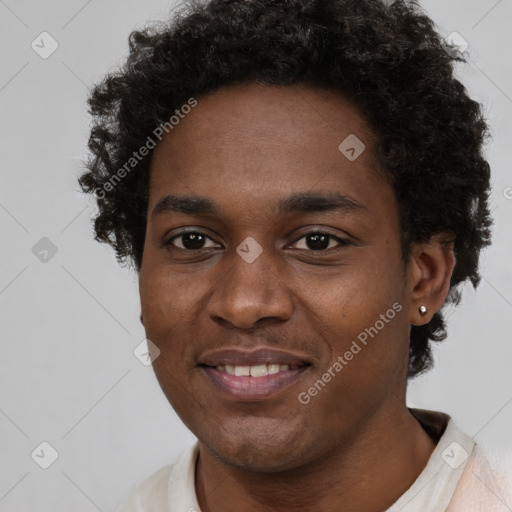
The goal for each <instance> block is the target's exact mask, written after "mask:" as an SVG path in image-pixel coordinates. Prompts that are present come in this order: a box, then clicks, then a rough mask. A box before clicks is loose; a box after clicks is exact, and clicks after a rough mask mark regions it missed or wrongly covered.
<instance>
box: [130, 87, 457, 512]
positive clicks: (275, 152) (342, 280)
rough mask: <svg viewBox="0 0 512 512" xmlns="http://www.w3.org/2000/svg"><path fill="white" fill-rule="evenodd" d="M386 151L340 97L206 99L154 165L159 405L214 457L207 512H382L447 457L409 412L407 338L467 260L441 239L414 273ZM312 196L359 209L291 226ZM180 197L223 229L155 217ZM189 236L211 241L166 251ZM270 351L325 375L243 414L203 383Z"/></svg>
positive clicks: (305, 377)
mask: <svg viewBox="0 0 512 512" xmlns="http://www.w3.org/2000/svg"><path fill="white" fill-rule="evenodd" d="M350 134H356V136H357V137H358V138H359V139H360V140H361V141H363V143H364V144H365V146H366V149H365V151H364V152H363V153H362V154H361V155H360V156H359V157H358V158H357V159H356V160H354V161H350V160H349V159H348V158H346V157H345V156H344V155H343V154H342V153H341V152H340V150H339V149H338V146H339V144H340V143H341V142H342V141H343V140H344V139H345V138H346V137H347V136H348V135H350ZM375 142H376V139H375V136H374V134H373V133H372V130H371V128H370V127H369V125H368V124H367V123H366V121H365V118H364V117H363V116H362V115H361V114H360V113H359V111H358V110H357V109H356V108H355V107H354V106H353V105H352V104H351V103H350V102H349V101H348V100H347V99H345V98H344V97H343V96H341V95H340V94H339V93H338V92H335V91H330V90H322V89H317V88H311V87H307V86H293V87H278V86H271V85H267V84H258V83H247V84H243V85H236V86H229V87H224V88H222V89H220V90H218V91H215V92H214V93H211V94H209V95H207V96H204V97H201V98H199V99H198V105H197V106H196V107H195V108H194V109H192V111H191V112H190V113H189V114H188V115H187V116H186V117H185V118H184V119H182V120H181V121H180V123H179V125H177V126H176V127H175V128H174V129H173V131H172V132H170V133H169V134H168V135H166V136H165V137H164V138H163V139H162V141H161V142H160V143H159V145H158V146H157V148H156V149H155V152H154V155H153V160H152V166H151V178H150V191H149V192H150V193H149V207H148V222H147V234H146V239H145V246H144V256H143V261H142V266H141V270H140V297H141V307H142V321H143V324H144V327H145V330H146V335H147V337H148V338H149V339H151V340H152V341H153V343H155V344H156V345H157V346H158V348H159V349H160V351H161V353H160V356H159V357H158V358H157V359H156V360H155V361H154V363H153V366H154V370H155V373H156V376H157V378H158V381H159V383H160V385H161V387H162V390H163V392H164V393H165V395H166V396H167V398H168V400H169V402H170V403H171V404H172V406H173V408H174V409H175V410H176V412H177V413H178V415H179V416H180V418H181V419H182V420H183V422H184V423H185V424H186V425H187V427H188V428H189V429H190V430H191V431H192V432H193V433H194V434H195V435H196V436H197V437H198V439H199V442H200V450H199V460H198V463H197V467H196V494H197V497H198V502H199V505H200V507H201V510H202V511H203V512H221V511H222V512H231V511H233V512H234V511H239V510H244V512H253V511H254V512H256V511H258V512H260V511H261V510H267V511H274V510H276V511H277V510H281V511H282V510H291V509H292V508H296V509H297V510H307V511H311V512H316V511H318V512H320V511H321V512H328V511H335V510H336V511H337V510H340V507H342V508H343V510H344V511H345V512H351V511H354V512H355V511H360V510H365V511H367V512H381V511H383V510H385V509H386V508H388V507H389V506H391V505H392V504H393V503H394V501H396V500H397V499H398V498H399V497H400V496H401V495H402V494H403V493H404V492H405V491H406V490H407V489H408V487H410V486H411V485H412V483H413V482H414V480H415V479H416V478H417V476H418V475H419V474H420V473H421V471H422V470H423V469H424V467H425V465H426V464H427V461H428V459H429V457H430V455H431V454H432V451H433V449H434V447H435V442H434V441H433V440H432V439H431V438H430V437H429V436H428V435H427V434H426V432H425V431H424V430H423V428H422V427H421V425H420V424H419V423H418V422H417V420H416V419H415V418H414V417H413V416H412V415H411V414H410V413H409V411H408V410H407V407H406V401H405V393H406V384H407V377H406V374H407V365H408V343H409V333H410V326H411V325H421V324H424V323H427V322H428V321H429V320H430V318H431V317H432V315H433V314H434V312H435V311H437V310H439V309H440V308H441V306H442V305H443V303H444V301H445V299H446V296H447V293H448V287H449V280H450V276H451V273H452V271H453V267H454V265H455V260H454V256H453V247H452V245H451V244H450V243H448V242H447V240H448V235H447V234H440V235H437V236H435V237H432V240H430V241H429V242H428V243H424V244H418V245H415V246H414V247H413V251H412V254H411V257H410V259H409V261H408V262H404V261H403V260H402V257H401V250H400V227H399V217H398V205H397V202H396V198H395V195H394V193H393V190H392V188H391V186H390V184H389V183H388V181H387V179H386V177H385V175H383V173H382V172H380V171H379V169H378V167H377V164H376V162H375V159H374V157H373V148H374V147H375ZM301 192H317V193H319V194H325V193H332V192H338V193H340V194H344V195H348V196H350V197H351V198H352V199H354V200H355V201H357V202H358V203H359V204H360V205H361V208H360V209H358V210H350V211H314V212H306V213H304V212H293V213H288V214H286V215H280V214H278V212H277V210H276V206H277V205H278V204H279V202H280V201H282V200H283V199H284V198H286V197H288V196H289V195H291V194H294V193H301ZM170 194H173V195H175V196H203V197H205V198H208V199H210V200H211V201H213V202H214V203H215V204H216V205H217V206H218V208H219V209H220V212H219V213H218V214H184V213H179V212H173V211H164V212H161V213H159V214H157V215H153V214H152V212H153V210H154V207H155V205H156V204H157V203H158V201H160V200H161V199H162V198H164V197H165V196H167V195H170ZM184 228H185V229H190V228H195V229H196V230H197V231H200V232H202V233H204V234H205V235H206V237H207V238H205V239H204V240H205V241H204V243H203V244H202V245H201V244H199V245H195V246H194V245H191V244H190V239H189V238H187V237H186V236H185V237H178V238H174V240H173V241H172V242H170V244H169V245H167V246H166V245H165V243H164V242H166V241H169V239H171V238H173V237H175V236H177V235H178V234H179V233H180V231H183V229H184ZM314 230H317V231H324V232H325V230H326V231H327V232H328V234H330V235H333V236H334V237H339V238H341V239H345V240H348V242H349V244H340V243H339V242H337V240H336V239H334V238H330V239H328V240H329V245H328V248H325V249H320V250H313V249H314V248H315V247H318V245H317V246H315V245H311V237H308V236H305V235H307V234H308V233H310V232H311V231H314ZM249 236H250V237H252V238H254V239H255V240H256V241H257V242H258V244H259V245H260V246H261V247H262V249H263V252H262V253H261V255H260V256H259V257H258V258H257V259H256V260H255V261H253V262H252V263H247V262H246V261H245V260H244V259H242V258H241V257H240V256H239V255H238V254H237V252H236V248H237V246H239V244H241V242H242V241H244V240H245V239H246V238H247V237H249ZM326 246H327V244H326ZM187 247H188V249H187ZM190 247H192V248H194V247H199V249H196V250H195V251H193V250H190ZM394 303H399V304H400V305H401V306H402V308H401V311H400V312H399V313H397V314H396V316H394V318H393V319H392V320H390V321H389V322H388V323H386V324H385V326H384V328H382V329H381V330H379V332H378V334H377V335H375V336H374V337H373V338H369V341H368V343H367V345H366V346H363V348H362V350H361V351H360V352H359V353H358V354H357V355H356V356H354V358H353V359H352V360H351V361H350V362H349V363H348V364H347V365H346V366H344V368H343V370H342V371H340V372H339V373H337V374H336V377H334V378H332V380H331V381H330V382H329V383H328V384H327V385H326V386H325V388H324V389H322V391H321V392H319V393H318V394H317V395H316V396H314V397H312V398H311V400H310V402H309V403H308V404H303V403H301V402H300V401H299V400H298V395H299V393H300V392H304V391H307V390H308V388H310V387H311V386H312V385H313V384H314V383H315V381H317V380H318V379H321V377H322V374H324V372H326V371H327V370H328V368H330V367H332V365H333V363H334V361H336V358H337V357H338V356H340V355H343V354H344V353H345V352H346V351H347V350H349V348H350V346H351V344H352V342H353V341H354V340H356V339H357V336H358V335H359V334H360V333H361V332H363V331H364V330H365V328H368V327H370V326H374V325H375V323H376V321H377V320H379V318H381V317H380V315H382V314H385V313H386V311H387V310H389V309H390V308H392V305H393V304H394ZM420 305H425V306H426V307H427V309H428V314H427V315H425V316H422V315H420V313H419V311H418V308H419V306H420ZM261 345H264V346H270V347H278V348H282V349H285V350H292V351H295V352H299V353H301V354H307V355H308V357H309V359H310V361H311V362H312V365H311V366H310V367H309V368H308V370H307V371H306V372H304V373H303V374H302V375H301V377H300V378H299V380H298V381H297V382H295V383H294V384H293V385H292V386H291V387H289V388H287V389H284V390H282V391H280V392H279V393H277V394H275V395H273V396H271V397H269V398H268V399H266V400H262V401H260V402H241V401H234V400H228V399H227V398H226V397H225V395H224V394H223V392H222V391H220V390H218V389H217V388H215V387H214V386H212V384H210V383H209V381H208V380H207V378H206V377H205V375H204V373H203V371H202V370H201V368H199V367H198V366H197V361H198V358H199V357H200V355H201V354H203V353H204V352H205V351H206V350H210V349H212V348H216V347H218V348H228V347H234V346H236V347H243V348H252V347H256V346H261Z"/></svg>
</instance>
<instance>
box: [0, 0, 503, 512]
mask: <svg viewBox="0 0 512 512" xmlns="http://www.w3.org/2000/svg"><path fill="white" fill-rule="evenodd" d="M172 5H173V4H172V3H171V2H169V1H163V0H145V1H144V2H140V1H135V0H130V1H127V0H123V1H121V0H116V1H110V2H105V1H103V2H100V1H99V0H90V1H86V0H73V1H69V0H68V1H66V2H64V1H56V0H53V1H50V0H46V1H35V0H30V1H29V0H17V1H16V0H5V1H1V0H0V34H1V36H0V37H1V44H2V52H1V55H2V58H1V65H0V109H1V118H0V119H1V121H0V130H1V132H0V145H1V164H0V165H1V167H0V173H1V188H0V227H1V244H2V250H1V253H0V258H1V260H0V311H1V326H0V333H1V359H0V364H1V368H0V461H1V462H0V512H6V511H12V510H16V511H17V512H26V511H30V512H36V511H44V512H50V511H51V512H69V511H70V510H73V511H75V512H77V511H83V512H88V511H96V510H100V511H105V512H106V511H111V510H113V509H115V507H117V506H118V504H119V503H120V501H121V499H122V498H123V497H125V496H127V495H128V494H129V492H130V491H131V490H132V489H133V487H134V486H135V485H136V484H137V483H139V482H140V481H141V480H142V479H143V478H144V477H146V476H147V475H148V474H150V473H151V472H153V471H154V470H156V469H158V468H159V467H161V466H162V465H164V464H167V463H168V462H169V461H171V460H172V459H173V458H174V457H176V456H177V455H178V454H179V453H180V452H181V451H182V450H183V449H184V447H185V446H186V445H187V444H189V443H191V442H192V441H193V439H194V437H193V436H192V435H191V434H190V433H189V432H188V431H187V430H186V428H185V427H184V426H183V425H182V423H181V421H180V420H179V419H178V418H177V416H176V415H175V413H174V412H173V411H172V409H171V407H170V406H169V405H168V403H167V401H166V399H165V398H164V396H163V394H162V393H161V391H160V389H159V387H158V384H157V382H156V379H155V377H154V375H153V372H152V369H151V367H145V366H143V365H142V364H141V363H140V362H139V361H138V360H137V359H136V358H135V357H134V355H133V352H132V351H133V350H134V348H135V347H136V346H137V345H138V344H139V343H140V342H141V341H142V340H143V339H144V337H145V336H144V331H143V329H142V326H141V325H140V323H139V299H138V291H137V279H136V276H135V274H134V273H133V272H131V271H130V270H128V269H122V268H120V267H119V266H118V264H117V262H116V261H115V258H114V254H113V252H112V250H111V249H110V248H109V247H107V246H104V245H101V244H98V243H97V242H95V241H94V240H93V235H92V228H91V225H90V216H91V212H92V203H91V202H90V200H89V199H88V198H86V197H84V196H83V195H82V194H81V193H79V192H78V185H77V183H76V178H77V176H78V175H79V174H80V172H81V170H82V161H83V159H84V158H85V157H86V153H85V146H86V141H87V137H88V129H89V122H90V120H89V117H88V114H87V112H86V108H85V104H86V98H87V94H88V87H89V86H90V85H91V84H93V83H95V82H97V81H98V80H99V79H100V78H101V76H102V75H103V73H105V72H106V71H108V70H111V69H114V68H115V67H116V66H117V65H118V64H119V62H120V61H121V59H122V58H123V57H124V56H125V55H126V53H127V36H128V34H129V32H130V31H131V30H132V29H133V28H135V27H136V26H137V27H140V26H141V25H143V24H144V23H145V22H146V21H150V20H158V19H165V18H166V17H167V15H168V13H169V11H170V9H171V7H172ZM422 5H423V6H424V8H425V9H426V10H427V12H428V13H429V14H430V15H431V16H432V17H433V19H434V20H435V21H436V23H437V24H438V27H439V30H440V32H441V34H442V35H443V37H445V36H447V35H448V34H450V33H452V32H454V31H456V32H458V33H460V34H461V35H462V36H463V37H464V39H466V40H467V41H468V43H469V55H470V58H471V62H470V64H467V65H460V64H459V65H457V74H458V76H459V77H460V79H461V80H462V81H463V83H464V84H465V85H466V87H467V89H468V90H469V92H470V94H471V95H472V96H473V97H474V98H475V99H476V100H477V101H479V102H481V103H483V105H484V106H485V112H486V115H487V118H488V120H489V122H490V124H491V128H492V134H493V137H494V140H493V141H492V142H491V143H490V144H489V145H488V146H487V148H486V153H487V157H488V159H489V162H490V164H491V167H492V170H493V195H492V199H491V201H492V210H493V214H494V217H495V227H494V245H493V246H492V248H490V249H489V250H487V251H486V252H485V254H484V257H483V260H482V273H483V280H482V283H481V286H480V288H479V289H478V292H475V291H474V290H473V289H472V287H471V286H470V285H467V286H466V289H465V293H464V297H463V302H462V304H461V306H460V307H459V308H458V309H457V310H451V311H450V312H449V313H448V316H449V328H450V336H449V339H448V341H446V342H445V343H444V344H442V345H441V346H439V347H438V348H437V349H436V352H435V357H436V367H435V369H434V370H433V371H432V372H431V373H429V374H427V375H426V376H424V377H421V378H419V379H417V380H416V381H414V382H413V383H412V384H411V386H410V391H409V405H411V406H417V407H424V408H430V409H435V410H443V411H446V412H449V413H450V414H451V415H452V416H453V418H454V419H455V421H456V422H457V423H458V425H459V426H460V427H461V428H462V429H463V430H464V431H465V432H466V433H467V434H469V435H471V436H474V437H475V439H476V441H477V442H478V443H480V444H481V445H482V446H483V447H484V448H485V449H486V450H487V452H488V453H489V454H492V455H493V456H496V457H497V460H502V459H505V460H506V459H507V458H508V460H509V461H510V458H511V457H512V440H511V439H510V435H508V434H507V431H508V432H510V430H511V428H510V427H511V425H512V376H511V372H510V370H509V366H510V361H511V360H512V344H511V343H510V334H509V329H510V323H509V319H510V318H511V313H512V309H511V308H512V264H511V263H510V253H511V252H512V237H511V236H510V233H511V231H510V221H511V220H512V188H508V187H512V175H511V173H510V162H511V161H512V158H511V156H512V155H511V148H512V140H511V134H512V126H511V123H510V117H511V114H512V99H511V97H512V70H511V65H510V56H509V55H510V47H511V45H512V31H511V30H510V23H511V21H512V1H510V0H500V1H496V0H486V1H481V0H479V1H471V2H468V1H467V0H452V1H450V2H446V0H428V1H424V2H422ZM43 31H47V32H49V33H50V34H51V36H52V37H53V38H54V39H55V40H56V41H57V42H58V45H59V47H58V49H57V50H56V51H55V53H53V54H52V55H51V56H50V57H49V58H47V59H42V58H41V57H40V56H39V55H38V54H37V53H36V52H35V51H34V50H33V49H32V48H31V43H32V41H33V40H34V39H36V37H37V36H38V35H39V34H40V33H41V32H43ZM46 47H48V46H46ZM43 237H47V238H48V239H50V240H51V242H52V243H53V244H54V245H55V246H56V248H57V252H56V254H55V255H53V257H50V256H51V252H50V253H49V254H48V256H47V261H46V262H43V261H40V259H39V258H38V257H36V255H35V254H34V253H33V252H32V248H33V247H34V245H35V244H36V243H38V242H39V241H40V239H41V238H43ZM39 243H42V244H44V243H45V242H39ZM46 243H47V242H46ZM43 441H46V442H48V443H50V444H51V445H52V446H53V447H54V448H55V449H56V450H57V452H58V455H59V456H58V459H57V460H56V461H55V462H54V463H53V465H51V466H50V467H49V468H48V469H46V470H44V469H42V468H40V467H39V466H38V465H37V464H36V463H35V462H34V460H33V459H32V458H31V455H30V454H31V453H32V452H33V451H34V449H36V448H37V447H38V446H39V444H40V443H41V442H43ZM36 453H39V454H40V460H42V459H43V458H44V457H48V456H49V452H48V450H46V452H45V451H44V448H43V452H40V451H36ZM41 453H44V457H43V456H42V455H41ZM36 458H37V457H36Z"/></svg>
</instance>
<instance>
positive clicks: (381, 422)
mask: <svg viewBox="0 0 512 512" xmlns="http://www.w3.org/2000/svg"><path fill="white" fill-rule="evenodd" d="M434 448H435V442H434V441H433V440H432V439H431V438H430V437H429V436H428V434H427V433H426V432H425V431H424V430H423V428H422V427H421V425H420V424H419V423H418V421H417V420H416V419H415V418H414V417H413V416H412V415H411V414H410V413H409V411H408V410H407V408H406V407H405V405H403V407H402V408H401V409H400V411H396V410H395V411H393V414H392V415H390V414H386V413H385V412H382V413H380V414H378V415H376V416H375V417H373V418H372V419H371V421H369V422H368V423H367V424H366V428H365V429H364V430H363V431H361V432H360V433H358V435H357V437H356V439H351V440H350V442H349V443H348V442H347V444H346V445H345V446H339V447H337V449H335V450H332V451H331V452H330V453H329V454H328V455H326V456H324V457H322V458H320V459H318V460H316V461H314V462H311V463H308V464H305V465H303V466H300V467H297V468H294V469H292V470H287V471H282V472H278V473H276V472H272V473H262V472H253V471H248V470H243V469H240V468H236V467H232V466H228V465H227V464H224V463H223V462H221V461H219V460H218V458H216V457H215V455H214V454H212V453H211V452H210V451H209V450H208V448H207V447H206V446H205V445H204V444H203V443H200V447H199V459H198V463H197V467H196V495H197V498H198V503H199V505H200V507H201V510H202V511H203V512H238V511H239V510H244V512H260V511H261V510H262V509H263V510H267V511H269V512H274V511H276V512H277V511H282V510H289V509H293V508H295V509H297V510H301V509H305V508H307V510H308V511H310V512H330V511H332V512H334V511H338V510H340V508H341V507H342V508H343V510H344V512H356V511H360V510H365V511H366V512H382V511H384V510H386V509H387V508H388V507H390V506H391V505H392V504H393V503H394V502H395V501H396V500H397V499H398V498H399V497H400V496H401V495H402V494H403V493H404V492H405V491H406V490H407V489H408V488H409V487H410V486H411V485H412V484H413V483H414V481H415V480H416V478H417V477H418V476H419V474H420V473H421V472H422V470H423V469H424V468H425V466H426V464H427V462H428V459H429V458H430V456H431V454H432V452H433V450H434Z"/></svg>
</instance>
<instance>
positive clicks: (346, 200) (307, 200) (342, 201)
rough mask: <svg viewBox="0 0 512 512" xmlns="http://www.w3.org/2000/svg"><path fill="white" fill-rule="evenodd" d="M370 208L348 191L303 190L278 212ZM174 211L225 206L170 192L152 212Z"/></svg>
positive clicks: (212, 211)
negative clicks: (319, 191)
mask: <svg viewBox="0 0 512 512" xmlns="http://www.w3.org/2000/svg"><path fill="white" fill-rule="evenodd" d="M361 210H366V211H367V210H368V208H367V207H366V206H364V205H363V204H362V203H360V202H359V201H357V200H356V199H354V198H353V197H350V196H348V195H345V194H339V193H333V192H331V193H318V192H303V193H297V194H293V195H291V196H288V197H287V198H285V199H283V200H282V201H281V202H280V203H279V205H278V207H277V213H278V215H282V216H283V215H286V214H290V213H313V212H339V213H349V212H354V211H361ZM168 212H175V213H183V214H186V215H219V214H221V213H222V210H221V209H220V208H219V207H218V206H216V205H215V203H214V202H213V201H211V200H210V199H208V198H206V197H201V196H174V195H168V196H165V197H163V198H162V199H160V200H159V201H158V202H157V203H156V205H155V207H154V209H153V212H152V214H151V215H152V217H155V216H156V215H160V214H163V213H168Z"/></svg>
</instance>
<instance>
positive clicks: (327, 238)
mask: <svg viewBox="0 0 512 512" xmlns="http://www.w3.org/2000/svg"><path fill="white" fill-rule="evenodd" d="M303 239H305V243H304V245H305V247H298V249H309V250H311V251H325V250H326V249H332V248H333V246H332V245H331V242H337V243H338V246H342V247H344V246H347V245H353V244H352V243H351V242H350V241H349V240H347V239H345V238H340V237H338V236H335V235H331V234H330V233H325V232H323V231H310V232H309V233H306V234H304V235H302V236H301V237H300V238H299V239H298V240H297V241H296V242H295V244H297V243H299V242H300V241H301V240H303Z"/></svg>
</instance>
